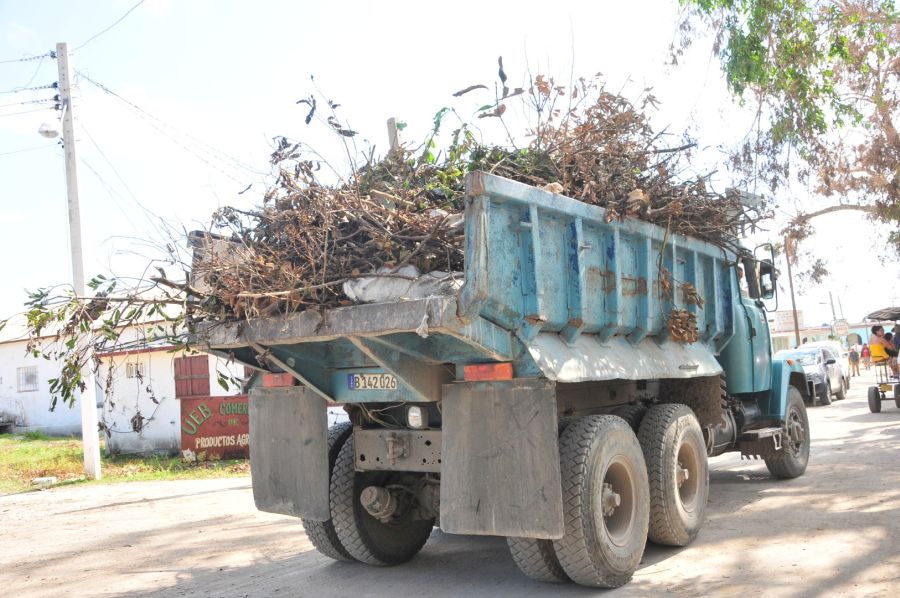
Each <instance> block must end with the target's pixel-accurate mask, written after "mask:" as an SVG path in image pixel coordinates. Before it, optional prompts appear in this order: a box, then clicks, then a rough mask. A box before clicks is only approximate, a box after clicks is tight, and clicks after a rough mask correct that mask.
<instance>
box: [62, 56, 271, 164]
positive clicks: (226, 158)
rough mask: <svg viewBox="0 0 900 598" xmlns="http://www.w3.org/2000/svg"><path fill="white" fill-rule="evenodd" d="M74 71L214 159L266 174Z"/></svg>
mask: <svg viewBox="0 0 900 598" xmlns="http://www.w3.org/2000/svg"><path fill="white" fill-rule="evenodd" d="M75 72H76V73H77V74H78V76H80V77H84V78H85V79H86V80H87V81H88V82H89V83H91V84H92V85H95V86H96V87H98V88H99V89H101V90H102V91H104V92H106V93H108V94H110V95H111V96H113V97H115V98H117V99H119V100H121V101H122V102H124V103H125V104H127V105H128V106H130V107H131V108H132V109H133V110H135V111H137V112H139V113H140V114H142V115H144V116H146V117H147V118H150V119H152V120H154V121H156V122H158V123H159V124H161V125H162V126H164V127H168V128H169V129H171V130H173V131H174V132H176V133H178V134H179V135H181V136H183V137H184V138H186V139H189V140H190V141H192V142H193V143H195V144H196V145H197V146H198V147H199V148H201V149H203V150H205V151H206V152H207V153H208V154H210V155H211V156H213V157H215V158H216V159H218V160H222V161H223V162H231V163H232V164H234V165H235V166H237V167H238V168H242V169H244V170H246V171H247V172H250V173H252V174H256V175H262V176H266V175H267V174H268V173H265V172H260V171H258V170H256V169H255V168H253V167H252V166H249V165H248V164H246V163H244V162H242V161H241V160H239V159H238V158H235V157H234V156H231V155H229V154H227V153H225V152H223V151H222V150H220V149H218V148H216V147H214V146H212V145H209V144H208V143H206V142H204V141H202V140H200V139H197V138H196V137H194V136H193V135H191V134H190V133H186V132H184V131H181V130H179V129H178V128H177V127H175V126H174V125H172V124H170V123H168V122H166V121H164V120H162V119H161V118H159V117H157V116H154V115H152V114H150V113H149V112H147V111H146V110H144V109H143V108H141V107H140V106H138V105H137V104H135V103H134V102H132V101H130V100H128V99H126V98H123V97H122V96H120V95H119V94H117V93H116V92H114V91H112V90H111V89H109V88H108V87H106V86H105V85H103V84H101V83H98V82H97V81H94V80H93V79H91V78H90V77H88V76H87V75H85V74H84V73H83V72H81V71H75Z"/></svg>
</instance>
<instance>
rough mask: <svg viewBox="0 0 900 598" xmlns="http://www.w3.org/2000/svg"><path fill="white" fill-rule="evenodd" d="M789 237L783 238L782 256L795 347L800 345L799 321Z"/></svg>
mask: <svg viewBox="0 0 900 598" xmlns="http://www.w3.org/2000/svg"><path fill="white" fill-rule="evenodd" d="M791 249H792V247H791V238H790V237H785V238H784V257H785V261H786V262H787V271H788V285H789V286H790V287H791V312H792V313H793V314H794V340H795V341H796V344H795V345H794V346H795V347H799V346H800V323H799V322H798V318H797V301H796V300H795V299H794V273H793V272H791Z"/></svg>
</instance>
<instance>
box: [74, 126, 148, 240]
mask: <svg viewBox="0 0 900 598" xmlns="http://www.w3.org/2000/svg"><path fill="white" fill-rule="evenodd" d="M76 120H77V121H78V124H79V125H80V126H81V130H82V131H84V134H85V135H87V138H88V141H90V142H91V144H92V145H93V146H94V148H95V149H96V150H97V152H98V153H99V154H100V157H101V158H103V161H104V162H106V165H107V166H109V168H110V170H112V171H113V174H115V175H116V178H117V179H119V182H120V183H122V186H123V187H125V190H126V191H127V192H128V194H129V195H130V196H131V200H132V201H133V202H134V203H135V204H137V206H138V207H139V208H140V209H141V210H143V211H144V212H145V213H146V214H147V215H148V217H149V218H148V219H149V220H150V222H151V223H152V224H153V227H154V228H155V229H156V232H158V233H159V234H160V235H163V234H164V233H163V231H162V230H160V228H159V227H158V226H157V225H156V222H155V220H156V216H157V215H156V214H154V213H153V212H151V211H150V210H149V209H147V208H146V207H145V206H144V204H142V203H141V202H140V200H139V199H138V198H137V195H135V193H134V191H132V190H131V187H129V186H128V183H126V182H125V179H124V178H122V175H121V174H119V171H118V170H117V169H116V167H115V166H113V164H112V162H110V160H109V158H107V157H106V152H104V151H103V150H102V149H101V148H100V145H99V144H98V143H97V141H96V140H95V139H94V136H93V135H91V132H90V131H88V129H87V127H85V126H84V120H82V119H81V118H76ZM88 168H90V166H88ZM92 170H93V169H92ZM95 174H96V172H95ZM97 178H100V175H99V174H98V175H97ZM101 182H103V181H102V179H101ZM104 184H105V183H104ZM126 217H127V216H126ZM129 222H130V220H129ZM132 225H133V223H132Z"/></svg>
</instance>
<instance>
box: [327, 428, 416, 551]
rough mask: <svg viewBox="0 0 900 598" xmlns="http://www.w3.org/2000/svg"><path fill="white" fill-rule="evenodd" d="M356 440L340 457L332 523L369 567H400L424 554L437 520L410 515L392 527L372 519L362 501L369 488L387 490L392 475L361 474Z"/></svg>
mask: <svg viewBox="0 0 900 598" xmlns="http://www.w3.org/2000/svg"><path fill="white" fill-rule="evenodd" d="M355 467H356V454H355V452H354V450H353V437H352V436H350V437H349V438H347V441H346V442H345V443H344V446H343V447H341V450H340V452H339V453H338V456H337V460H336V461H335V464H334V472H333V473H332V475H331V519H332V521H334V529H335V532H336V533H337V537H338V540H340V543H341V545H342V546H343V547H344V548H345V549H346V550H347V552H348V553H349V554H350V556H352V557H353V558H355V559H356V560H358V561H361V562H363V563H367V564H369V565H381V566H388V565H399V564H400V563H405V562H406V561H408V560H409V559H411V558H413V557H414V556H416V554H417V553H418V552H419V551H420V550H422V547H423V546H424V545H425V542H426V541H427V540H428V536H430V535H431V531H432V529H433V528H434V519H413V518H412V517H411V516H410V515H409V514H407V515H406V516H404V517H401V518H400V519H398V520H395V521H391V522H390V523H382V522H381V521H379V520H378V519H376V518H374V517H372V516H371V515H369V513H368V512H367V511H366V510H365V509H364V508H363V506H362V504H361V503H360V500H359V497H360V494H362V491H363V489H365V488H366V487H367V486H387V485H390V484H391V483H392V482H393V481H394V480H393V478H395V476H396V474H395V473H394V472H390V471H361V472H357V471H356V470H355Z"/></svg>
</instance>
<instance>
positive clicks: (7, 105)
mask: <svg viewBox="0 0 900 598" xmlns="http://www.w3.org/2000/svg"><path fill="white" fill-rule="evenodd" d="M58 101H59V100H58V99H56V98H42V99H40V100H26V101H24V102H13V103H12V104H0V108H11V107H12V106H27V105H28V104H43V103H44V102H58Z"/></svg>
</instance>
